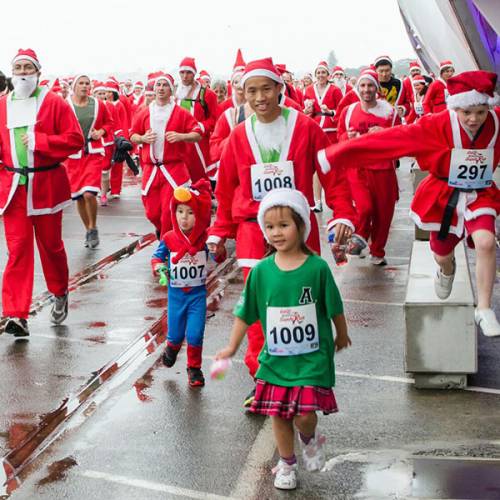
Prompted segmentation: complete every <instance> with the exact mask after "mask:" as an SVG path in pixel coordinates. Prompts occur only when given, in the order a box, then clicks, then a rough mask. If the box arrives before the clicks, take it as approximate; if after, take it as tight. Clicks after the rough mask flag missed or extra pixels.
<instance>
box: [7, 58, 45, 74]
mask: <svg viewBox="0 0 500 500" xmlns="http://www.w3.org/2000/svg"><path fill="white" fill-rule="evenodd" d="M35 74H38V75H40V72H39V71H38V70H37V69H36V66H35V65H34V64H33V63H32V62H31V61H30V60H28V59H19V60H18V61H16V62H15V63H14V65H13V66H12V75H14V76H28V75H35Z"/></svg>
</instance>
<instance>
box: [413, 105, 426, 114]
mask: <svg viewBox="0 0 500 500" xmlns="http://www.w3.org/2000/svg"><path fill="white" fill-rule="evenodd" d="M414 108H415V113H417V115H423V114H424V107H423V106H422V103H421V102H416V103H415V105H414Z"/></svg>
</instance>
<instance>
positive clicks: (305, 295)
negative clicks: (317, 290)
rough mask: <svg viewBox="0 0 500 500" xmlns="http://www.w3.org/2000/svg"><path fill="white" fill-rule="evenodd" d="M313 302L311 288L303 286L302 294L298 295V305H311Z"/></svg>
mask: <svg viewBox="0 0 500 500" xmlns="http://www.w3.org/2000/svg"><path fill="white" fill-rule="evenodd" d="M312 301H313V298H312V293H311V287H310V286H303V287H302V293H301V295H300V299H299V304H311V303H312Z"/></svg>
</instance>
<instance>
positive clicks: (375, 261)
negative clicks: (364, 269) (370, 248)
mask: <svg viewBox="0 0 500 500" xmlns="http://www.w3.org/2000/svg"><path fill="white" fill-rule="evenodd" d="M370 262H371V264H372V265H373V266H387V261H386V260H385V258H384V257H375V255H370Z"/></svg>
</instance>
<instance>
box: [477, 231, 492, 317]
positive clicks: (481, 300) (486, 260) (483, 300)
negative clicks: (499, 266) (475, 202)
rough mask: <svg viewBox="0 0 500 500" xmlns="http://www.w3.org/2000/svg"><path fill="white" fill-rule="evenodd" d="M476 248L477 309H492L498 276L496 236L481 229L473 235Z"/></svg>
mask: <svg viewBox="0 0 500 500" xmlns="http://www.w3.org/2000/svg"><path fill="white" fill-rule="evenodd" d="M471 237H472V240H473V241H474V246H475V247H476V256H477V258H476V286H477V308H478V309H489V308H491V295H492V293H493V285H494V283H495V274H496V248H495V246H496V244H495V235H494V234H493V233H490V232H489V231H486V230H485V229H479V230H478V231H475V232H474V233H472V235H471Z"/></svg>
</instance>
